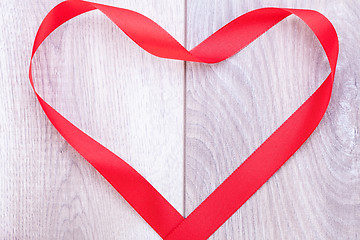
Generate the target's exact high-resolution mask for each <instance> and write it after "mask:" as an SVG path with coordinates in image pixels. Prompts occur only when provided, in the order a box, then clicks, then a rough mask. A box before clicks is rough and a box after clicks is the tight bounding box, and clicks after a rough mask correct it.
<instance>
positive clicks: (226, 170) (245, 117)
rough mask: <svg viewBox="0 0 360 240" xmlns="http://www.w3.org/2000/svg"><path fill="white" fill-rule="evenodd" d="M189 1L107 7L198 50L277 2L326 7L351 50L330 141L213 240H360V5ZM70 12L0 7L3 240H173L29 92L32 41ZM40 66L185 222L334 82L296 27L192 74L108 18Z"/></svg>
mask: <svg viewBox="0 0 360 240" xmlns="http://www.w3.org/2000/svg"><path fill="white" fill-rule="evenodd" d="M185 1H186V0H175V1H165V0H158V1H155V0H146V1H140V0H135V1H131V0H122V1H115V0H103V1H101V3H104V4H110V5H115V6H119V7H125V8H129V9H133V10H135V11H139V12H140V13H143V14H145V15H146V16H148V17H150V18H151V19H153V20H155V21H156V22H157V23H159V24H160V25H161V26H163V27H164V28H165V29H166V30H167V31H169V32H170V33H171V34H172V35H173V36H174V37H175V38H176V39H178V40H179V41H180V42H181V43H185V42H186V45H187V48H188V49H190V48H191V47H194V46H195V45H196V44H197V43H199V42H200V41H202V40H203V39H205V38H206V37H207V36H209V35H210V34H211V33H213V32H214V31H215V30H217V29H218V28H220V27H221V26H222V25H224V24H225V23H227V22H228V21H229V20H232V19H233V18H235V17H237V16H239V15H241V14H243V13H245V12H247V11H249V10H252V9H255V8H259V7H267V6H281V7H295V8H311V9H315V10H318V11H320V12H321V13H323V14H324V15H325V16H327V17H328V18H329V19H330V20H331V21H332V23H333V24H334V26H335V28H336V30H337V32H338V35H339V39H340V56H339V63H338V68H337V73H336V79H335V85H334V92H333V96H332V100H331V103H330V106H329V109H328V111H327V113H326V115H325V117H324V119H323V120H322V122H321V123H320V125H319V127H318V129H317V130H316V131H315V132H314V134H313V135H312V136H311V137H310V139H309V141H307V142H306V143H305V145H304V146H302V148H301V149H300V150H299V151H298V152H297V153H296V154H295V155H294V156H293V157H292V158H291V159H290V160H289V162H287V163H286V164H285V165H284V167H282V168H281V169H280V170H279V171H278V172H277V173H276V174H275V175H274V176H273V177H272V178H271V179H270V180H269V181H268V182H267V183H266V184H265V185H264V186H263V187H262V188H261V189H260V190H259V191H258V192H257V193H256V194H255V195H254V196H253V197H252V198H251V199H250V200H249V201H248V202H246V203H245V205H244V206H243V207H242V208H241V209H240V210H239V211H237V212H236V213H235V214H234V215H233V217H232V218H231V219H230V220H229V221H227V222H226V223H225V224H224V225H223V226H222V227H221V228H220V229H219V230H218V231H217V232H216V233H215V234H214V235H213V236H212V237H211V239H214V240H215V239H220V240H223V239H234V240H235V239H351V240H353V239H360V230H359V229H360V227H359V226H360V135H359V129H360V110H359V105H360V94H359V88H360V87H359V86H360V84H359V78H358V76H359V75H360V70H359V69H360V62H359V61H358V59H359V56H360V50H359V47H358V42H359V40H360V33H359V32H357V31H358V30H357V26H358V24H359V23H360V15H359V13H360V3H358V1H356V0H346V1H345V0H341V1H335V0H327V1H325V0H319V1H310V0H305V1H301V2H300V1H295V0H280V1H275V0H266V1H250V0H246V1H235V0H222V1H220V0H214V1H212V2H211V4H209V1H205V0H198V1H187V2H185ZM59 2H60V0H50V1H44V0H32V1H29V0H26V1H22V2H21V3H20V4H19V2H18V1H14V0H3V1H0V29H1V34H0V50H1V52H2V54H0V72H1V75H0V83H1V86H2V88H1V89H0V239H21V240H22V239H66V240H67V239H75V240H78V239H79V240H81V239H126V240H128V239H160V238H159V236H158V235H157V234H156V233H155V232H154V231H153V230H152V229H151V228H150V227H149V226H148V225H147V223H145V221H143V220H142V219H141V218H140V217H139V215H138V214H137V213H136V212H135V211H134V210H133V209H132V208H131V207H130V206H129V205H128V204H127V203H126V202H125V201H124V200H123V199H122V198H121V196H120V195H119V194H118V193H117V192H116V191H115V190H114V189H113V188H112V187H111V186H110V185H109V184H108V183H107V182H106V180H104V179H103V178H102V177H101V176H100V175H99V174H98V173H97V172H96V171H95V170H94V169H93V168H92V167H91V166H90V165H89V164H88V163H87V162H86V161H85V160H84V159H83V158H82V157H81V156H79V154H77V153H76V152H75V151H74V150H73V149H72V148H71V147H70V146H68V144H67V143H66V142H65V141H64V140H63V139H62V138H61V136H60V135H59V134H58V133H57V131H56V130H55V129H54V127H53V126H52V125H51V124H50V123H49V121H48V120H47V118H46V117H45V116H44V114H43V112H42V110H41V108H40V106H39V104H38V103H37V101H36V99H35V96H34V94H33V92H32V91H31V88H30V85H29V82H28V76H27V74H28V73H27V71H28V63H29V62H28V61H29V58H30V52H31V47H32V40H33V38H34V36H35V32H36V30H37V27H38V26H39V24H40V22H41V20H42V19H43V18H44V16H45V15H46V13H47V12H48V11H49V10H50V9H51V8H52V7H53V6H55V5H56V4H57V3H59ZM185 28H186V29H185ZM34 67H35V69H34V77H35V80H36V85H37V88H38V89H39V91H40V93H41V94H42V96H43V97H45V99H46V100H47V101H48V102H49V103H50V104H51V105H52V106H54V107H55V108H56V109H57V110H59V111H60V112H61V113H62V114H64V116H65V117H67V118H68V119H69V120H71V121H72V122H73V123H75V124H76V125H77V126H79V127H80V128H81V129H82V130H84V131H85V132H86V133H88V134H89V135H91V136H92V137H94V138H95V139H97V140H98V141H99V142H101V143H102V144H104V145H105V146H107V147H108V148H109V149H110V150H112V151H114V152H115V153H116V154H118V155H119V156H120V157H122V158H124V159H125V160H126V161H127V162H129V163H130V164H131V165H132V166H133V167H134V168H136V169H137V170H138V171H139V172H140V173H141V174H143V175H144V176H145V177H146V178H147V179H148V180H149V181H150V183H151V184H153V185H154V186H155V187H156V188H157V189H158V190H159V191H160V193H162V194H163V195H164V196H165V198H166V199H168V200H169V201H170V203H172V204H173V205H174V206H175V208H176V209H177V210H178V211H180V212H184V213H185V215H188V214H189V213H190V212H191V211H192V210H193V209H194V208H195V207H197V206H198V205H199V204H200V203H201V202H202V201H203V200H204V199H205V198H206V197H207V196H208V195H209V194H210V193H211V192H212V191H213V190H214V189H215V188H216V187H217V186H218V185H219V184H220V183H221V182H222V181H223V180H224V179H225V178H226V177H227V176H228V175H229V174H230V173H231V172H232V171H233V170H234V169H235V168H236V167H237V166H239V164H241V162H242V161H243V160H244V159H245V158H246V157H247V156H248V155H249V154H251V153H252V152H253V151H254V150H255V149H256V147H258V146H259V144H261V143H262V142H263V141H264V140H265V139H266V138H267V137H268V136H269V135H270V134H271V133H272V132H273V131H274V130H275V129H276V128H277V127H278V126H279V125H280V124H281V123H282V122H283V121H284V120H285V119H286V118H287V117H288V116H289V115H290V114H291V113H292V112H293V111H294V110H295V109H296V108H297V107H298V106H299V105H300V104H301V103H302V102H303V101H304V100H305V99H306V98H307V97H308V96H309V95H310V94H311V93H312V92H313V91H314V90H315V89H316V88H317V87H318V86H319V85H320V84H321V82H322V81H323V80H324V78H325V77H326V76H327V74H328V72H329V68H328V65H327V61H326V58H325V54H324V53H323V50H322V49H321V46H320V44H319V42H318V41H317V40H316V38H315V37H314V35H313V34H312V32H311V31H310V30H309V29H308V28H307V27H306V25H305V24H304V23H302V22H301V21H300V20H299V19H297V18H296V17H290V18H288V19H286V20H284V21H283V22H281V23H280V24H279V25H277V26H276V27H274V28H273V29H271V30H270V31H269V32H268V33H266V34H265V35H264V36H262V37H260V38H259V39H258V40H256V41H255V42H254V43H252V44H251V45H250V46H249V47H247V48H245V49H244V50H242V51H241V52H240V53H238V54H237V55H235V56H233V57H231V58H230V59H229V60H227V61H224V62H222V63H219V64H212V65H205V64H198V63H186V65H185V64H184V63H183V62H180V61H172V60H164V59H159V58H156V57H153V56H151V55H150V54H148V53H146V52H144V51H143V50H141V49H140V48H139V47H138V46H136V45H135V44H134V43H133V42H132V41H130V40H129V39H128V38H127V37H126V36H125V35H124V34H123V33H122V32H121V31H120V30H119V29H118V28H117V27H115V26H114V25H113V24H111V23H110V21H108V20H107V19H106V18H105V17H104V16H103V15H101V14H100V13H98V12H91V13H87V14H85V15H83V16H80V17H78V18H76V19H74V20H71V21H70V22H69V23H66V24H65V25H64V26H62V27H61V28H60V29H58V30H56V31H55V32H54V33H53V34H52V35H51V36H50V38H49V39H47V40H46V41H45V43H44V45H43V46H41V47H40V49H39V52H38V53H37V55H36V57H35V66H34ZM184 78H185V82H184Z"/></svg>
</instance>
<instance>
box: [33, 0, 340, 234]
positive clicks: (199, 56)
mask: <svg viewBox="0 0 360 240" xmlns="http://www.w3.org/2000/svg"><path fill="white" fill-rule="evenodd" d="M95 9H98V10H100V11H101V12H102V13H104V14H105V15H106V16H107V17H108V18H109V19H110V20H111V21H112V22H114V23H115V24H116V25H117V26H118V27H119V28H120V29H121V30H122V31H123V32H124V33H125V34H126V35H128V36H129V37H130V38H131V39H132V40H133V41H134V42H136V43H137V44H138V45H139V46H140V47H141V48H143V49H144V50H146V51H147V52H149V53H151V54H153V55H156V56H158V57H163V58H170V59H179V60H184V61H194V62H203V63H216V62H220V61H223V60H225V59H227V58H229V57H230V56H232V55H234V54H235V53H237V52H238V51H240V50H241V49H242V48H244V47H245V46H247V45H248V44H249V43H251V42H252V41H254V40H255V39H256V38H257V37H259V36H260V35H261V34H263V33H264V32H266V31H267V30H268V29H270V28H271V27H273V26H274V25H275V24H277V23H278V22H280V21H281V20H283V19H284V18H286V17H288V16H289V15H291V14H294V15H296V16H298V17H299V18H300V19H302V20H303V21H304V22H305V23H306V24H307V25H308V26H309V27H310V28H311V29H312V31H313V32H314V33H315V35H316V36H317V38H318V39H319V41H320V43H321V45H322V47H323V48H324V51H325V53H326V56H327V58H328V60H329V64H330V69H331V72H330V74H329V76H328V77H327V78H326V80H325V81H324V82H323V83H322V85H321V86H320V87H319V88H318V89H317V90H316V91H315V92H314V93H313V94H312V95H311V96H310V97H309V98H308V99H307V100H306V101H305V102H304V103H303V104H302V105H301V106H300V107H299V108H298V109H297V110H296V111H295V112H294V113H293V114H292V115H291V116H290V117H289V118H288V119H287V120H286V121H285V122H284V123H283V124H282V125H281V126H280V127H279V128H278V129H277V130H276V131H275V132H274V133H273V134H272V135H271V136H270V137H269V138H268V139H266V141H265V142H264V143H263V144H261V145H260V147H259V148H257V149H256V150H255V152H254V153H252V154H251V155H250V157H248V158H247V159H246V160H245V162H244V163H243V164H241V165H240V166H239V167H238V168H237V169H236V170H235V171H234V172H233V173H232V174H231V175H230V176H229V177H228V178H227V179H226V180H225V181H224V182H223V183H222V184H221V185H220V186H219V187H218V188H217V189H216V190H215V191H214V192H213V193H212V194H211V195H210V196H209V197H208V198H207V199H206V200H205V201H204V202H202V203H201V204H200V205H199V206H198V207H197V208H196V209H195V210H194V211H193V212H192V213H191V214H190V215H189V216H188V217H186V218H184V217H183V216H182V215H181V214H180V213H179V212H177V210H176V209H175V208H174V207H173V206H172V205H171V204H170V203H169V202H168V201H167V200H166V199H165V198H164V197H163V196H162V195H161V194H160V193H159V192H157V191H156V189H155V188H154V187H153V186H152V185H151V184H150V183H149V182H148V181H147V180H146V179H145V178H144V177H143V176H141V175H140V174H139V173H138V172H137V171H136V170H135V169H133V168H132V167H131V166H130V165H128V164H127V163H126V162H125V161H124V160H122V159H121V158H119V157H118V156H116V155H115V154H114V153H112V152H111V151H109V150H108V149H107V148H105V147H104V146H102V145H101V144H99V143H98V142H97V141H95V140H94V139H92V138H91V137H89V136H88V135H86V134H85V133H84V132H82V131H81V130H80V129H78V128H77V127H76V126H74V125H73V124H72V123H71V122H69V121H68V120H67V119H65V118H64V117H63V116H62V115H60V114H59V113H58V112H57V111H56V110H55V109H53V108H52V107H51V106H50V105H49V104H48V103H47V102H45V100H43V99H42V98H41V97H40V96H39V94H38V93H37V92H36V89H35V87H34V83H33V80H32V73H31V62H32V59H33V56H34V54H35V52H36V50H37V49H38V47H39V46H40V44H41V43H42V42H43V41H44V40H45V38H47V36H48V35H49V34H51V33H52V31H54V30H55V29H56V28H58V27H59V26H60V25H62V24H63V23H65V22H66V21H68V20H70V19H71V18H73V17H76V16H78V15H80V14H83V13H85V12H88V11H92V10H95ZM338 51H339V43H338V38H337V34H336V31H335V29H334V27H333V26H332V24H331V23H330V21H329V20H328V19H327V18H326V17H324V16H323V15H322V14H320V13H318V12H316V11H313V10H302V9H286V8H262V9H257V10H254V11H251V12H248V13H246V14H244V15H242V16H240V17H238V18H236V19H235V20H233V21H231V22H229V23H228V24H227V25H225V26H224V27H222V28H221V29H219V30H218V31H217V32H215V33H214V34H212V35H211V36H210V37H208V38H207V39H206V40H204V41H203V42H202V43H200V44H199V45H198V46H196V47H195V48H194V49H192V50H190V51H188V50H186V49H185V48H184V47H183V46H182V45H181V44H180V43H178V42H177V41H176V40H175V39H174V38H173V37H172V36H171V35H170V34H169V33H167V32H166V31H165V30H164V29H163V28H161V27H160V26H159V25H157V24H156V23H155V22H153V21H152V20H150V19H149V18H147V17H145V16H143V15H141V14H139V13H137V12H134V11H131V10H127V9H122V8H116V7H112V6H107V5H102V4H97V3H92V2H86V1H80V0H72V1H65V2H62V3H60V4H59V5H57V6H56V7H54V8H53V9H52V10H51V11H50V12H49V13H48V15H47V16H46V17H45V19H44V20H43V22H42V23H41V25H40V27H39V30H38V32H37V34H36V37H35V41H34V47H33V51H32V55H31V61H30V72H29V78H30V82H31V86H32V88H33V89H34V92H35V94H36V97H37V99H38V100H39V102H40V104H41V107H42V108H43V110H44V112H45V114H46V115H47V117H48V118H49V120H50V121H51V123H52V124H53V125H54V126H55V128H56V129H57V130H58V131H59V133H60V134H61V135H62V136H63V137H64V138H65V139H66V141H67V142H69V144H70V145H71V146H73V148H74V149H76V151H78V152H79V153H80V154H81V155H82V156H83V157H84V158H85V159H86V160H87V161H89V163H91V164H92V165H93V166H94V167H95V168H96V169H97V170H98V171H99V172H100V173H101V174H102V175H103V176H104V177H105V178H106V180H107V181H109V183H110V184H111V185H112V186H113V187H114V188H115V189H116V190H117V191H118V192H119V193H120V194H121V195H122V196H123V197H124V198H125V199H126V201H127V202H128V203H129V204H130V205H131V206H132V207H133V208H134V209H135V210H136V211H137V212H138V213H139V214H140V215H141V216H142V217H143V218H144V220H145V221H146V222H148V223H149V224H150V225H151V227H152V228H153V229H154V230H155V231H156V232H157V233H158V234H159V235H160V236H161V237H162V238H163V239H167V240H184V239H191V240H197V239H207V238H208V237H209V236H210V235H211V234H212V233H214V232H215V231H216V230H217V229H218V228H219V227H220V226H221V225H222V224H223V223H224V222H225V221H226V220H227V219H228V218H229V217H230V216H231V215H232V214H233V213H234V212H235V211H236V210H238V209H239V208H240V207H241V206H242V205H243V204H244V203H245V202H246V201H247V199H249V198H250V197H251V196H252V195H253V194H254V193H255V192H256V191H257V190H258V189H259V188H260V187H261V186H262V185H263V184H264V183H265V182H266V181H267V180H268V179H269V178H270V177H271V176H272V175H273V174H274V173H275V172H276V171H277V170H278V169H279V168H280V167H281V166H282V165H283V164H284V163H285V162H286V161H287V160H288V159H289V158H290V157H291V156H292V154H294V153H295V151H296V150H297V149H298V148H299V147H300V146H301V145H302V144H303V143H304V142H305V141H306V139H307V138H308V137H309V136H310V135H311V133H312V132H313V131H314V130H315V128H316V127H317V125H318V124H319V122H320V120H321V119H322V117H323V115H324V113H325V111H326V109H327V106H328V104H329V100H330V96H331V91H332V85H333V81H334V75H335V68H336V62H337V57H338Z"/></svg>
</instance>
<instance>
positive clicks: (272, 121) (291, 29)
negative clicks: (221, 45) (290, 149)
mask: <svg viewBox="0 0 360 240" xmlns="http://www.w3.org/2000/svg"><path fill="white" fill-rule="evenodd" d="M267 6H279V7H293V8H310V9H315V10H318V11H320V12H321V13H323V14H324V15H325V16H327V17H328V18H329V19H330V20H331V21H332V22H333V24H334V25H335V28H336V30H337V32H338V34H339V38H340V57H339V60H340V62H339V65H338V72H337V75H336V83H335V87H334V93H333V98H332V101H331V103H330V106H329V110H328V112H327V113H326V115H325V117H324V119H323V120H322V122H321V123H320V125H319V128H318V129H317V130H316V131H315V132H314V134H313V135H312V136H311V138H310V139H309V141H307V142H306V143H305V144H304V145H303V146H302V147H301V149H300V150H299V151H298V152H297V153H296V154H295V155H294V156H293V157H292V158H291V159H290V160H289V161H288V162H287V163H286V164H285V165H284V166H283V167H282V168H281V169H280V170H279V171H278V172H277V173H276V174H275V175H274V176H273V177H272V178H271V179H270V180H269V181H268V182H267V183H266V184H265V185H264V186H263V187H262V188H261V189H260V190H259V191H258V192H257V193H256V194H255V195H254V196H253V197H252V198H251V199H250V200H249V201H248V202H246V203H245V204H244V206H243V207H242V208H241V209H240V210H239V211H237V212H236V213H235V214H234V215H233V216H232V217H231V219H230V220H229V221H227V222H226V223H225V224H224V225H223V226H222V227H221V228H220V229H219V230H218V231H217V232H216V233H215V234H214V235H213V236H212V237H211V238H210V239H358V238H359V236H360V228H359V226H360V187H359V186H360V165H359V161H358V160H359V159H360V137H359V128H360V121H359V110H358V109H359V108H358V106H359V104H360V95H359V94H357V92H358V91H359V86H360V85H359V79H358V78H357V76H358V75H359V69H360V63H359V61H358V56H359V55H360V51H359V48H358V47H355V46H357V45H358V42H359V40H360V34H359V32H358V31H357V26H358V25H359V23H360V16H359V13H360V11H359V10H360V4H359V2H358V1H355V0H352V1H325V0H322V1H310V0H307V1H285V0H282V1H275V0H274V1H265V2H264V1H262V2H259V1H235V0H225V1H220V0H216V1H212V3H211V4H209V3H208V1H205V0H202V1H188V2H187V47H188V48H192V47H194V46H196V44H198V43H199V42H201V41H202V40H203V39H205V38H206V37H207V36H209V35H210V34H211V33H213V32H214V31H216V30H217V29H219V28H220V27H221V26H223V25H224V24H226V23H227V22H228V21H230V20H232V19H234V18H235V17H237V16H239V15H241V14H243V13H245V12H248V11H250V10H252V9H255V8H260V7H267ZM328 73H329V67H328V65H327V61H326V58H325V54H324V52H323V50H322V48H321V46H320V44H319V42H318V41H317V40H316V38H315V37H314V35H313V33H312V32H311V30H310V29H308V27H307V26H306V25H305V24H304V23H303V22H301V21H300V20H299V19H297V18H296V17H289V18H288V19H286V20H285V21H283V22H281V23H280V24H279V25H277V26H276V27H274V28H273V29H272V30H270V31H269V32H268V33H266V34H265V35H264V36H262V37H260V39H258V40H256V41H255V42H254V43H252V44H251V45H250V46H249V47H247V48H245V49H244V50H242V51H241V52H240V53H238V54H237V55H236V56H233V57H231V58H230V59H228V60H226V61H224V62H222V63H219V64H213V65H205V64H199V63H187V64H186V120H185V121H186V138H185V139H186V144H185V146H186V148H185V149H186V155H185V156H186V162H185V172H186V180H185V192H186V201H185V212H186V215H188V214H190V212H191V211H192V210H193V209H194V208H195V207H197V206H198V205H199V204H200V203H201V202H202V201H203V200H204V199H205V198H206V197H207V196H208V195H209V194H210V193H211V192H212V191H213V190H214V189H215V188H216V187H217V186H218V185H219V184H220V183H221V182H223V181H224V179H225V178H226V177H227V176H229V174H230V173H232V172H233V170H234V169H235V168H237V167H238V166H239V165H240V164H241V163H242V161H243V160H244V159H245V158H246V157H247V156H249V155H250V154H251V153H252V152H253V151H254V150H255V149H256V148H257V147H258V146H259V145H260V144H261V143H262V142H263V141H264V140H265V139H266V138H267V137H268V136H269V135H270V134H271V133H272V132H273V131H274V130H275V129H276V128H277V127H278V126H279V125H280V124H281V123H282V122H283V121H284V120H285V119H286V118H287V117H288V116H289V115H290V114H291V113H292V112H293V111H294V110H295V109H296V108H297V107H298V106H300V104H301V103H302V102H303V101H304V100H306V99H307V98H308V97H309V96H310V95H311V94H312V93H313V91H314V90H315V89H316V88H317V87H318V86H319V85H320V84H321V82H322V81H323V80H324V79H325V77H326V76H327V74H328Z"/></svg>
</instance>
